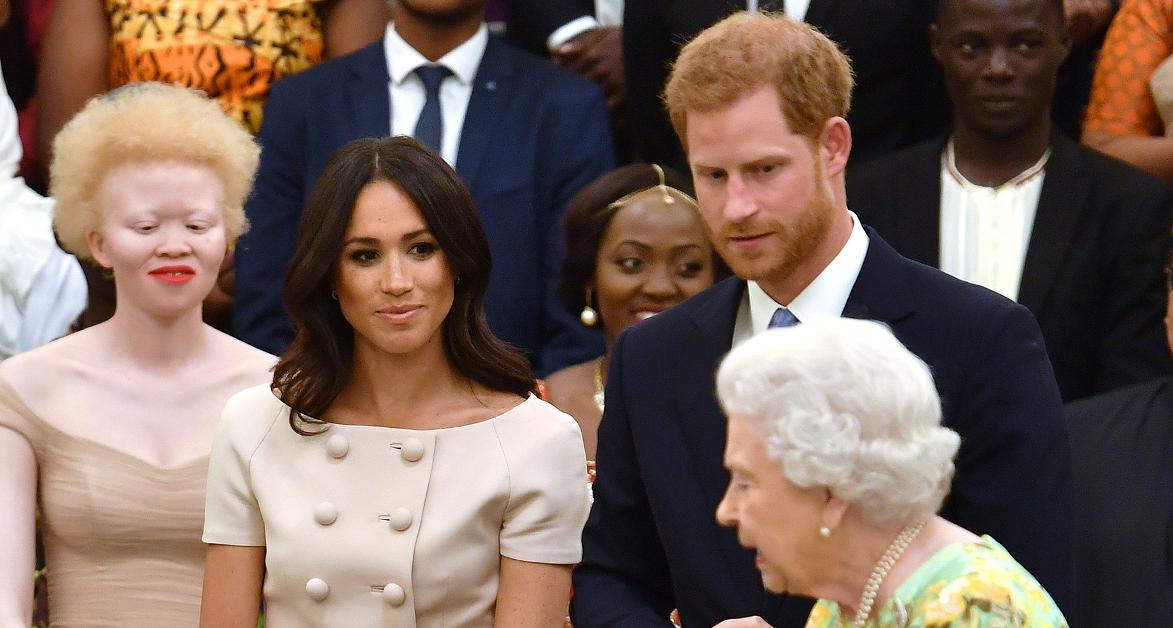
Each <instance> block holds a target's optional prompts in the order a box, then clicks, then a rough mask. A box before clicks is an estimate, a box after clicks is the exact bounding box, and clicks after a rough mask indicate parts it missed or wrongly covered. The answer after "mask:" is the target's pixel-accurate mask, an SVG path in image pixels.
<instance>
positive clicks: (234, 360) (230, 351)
mask: <svg viewBox="0 0 1173 628" xmlns="http://www.w3.org/2000/svg"><path fill="white" fill-rule="evenodd" d="M208 331H209V332H210V334H211V338H212V342H213V343H214V345H215V352H216V360H217V361H218V362H221V363H223V364H230V365H233V367H234V368H233V369H232V372H233V373H234V375H235V376H236V377H239V378H241V379H243V380H245V383H246V384H247V385H250V386H251V385H255V384H260V383H264V382H267V381H269V380H270V379H271V378H272V371H273V367H274V366H275V365H276V364H277V356H275V355H272V354H270V353H266V352H265V351H261V350H260V349H257V348H256V347H253V346H252V345H250V344H248V343H245V342H242V341H240V340H237V339H236V338H233V337H232V336H229V335H228V334H225V333H224V332H222V331H219V330H216V329H213V328H211V327H209V328H208Z"/></svg>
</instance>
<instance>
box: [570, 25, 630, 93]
mask: <svg viewBox="0 0 1173 628" xmlns="http://www.w3.org/2000/svg"><path fill="white" fill-rule="evenodd" d="M553 55H554V59H555V60H556V61H557V62H558V63H560V64H562V65H563V66H564V67H566V68H567V69H569V70H572V71H574V72H577V73H579V74H581V75H583V76H585V77H586V78H588V79H590V80H591V81H594V82H595V83H596V84H597V85H598V86H599V87H601V88H602V89H603V93H604V94H606V95H607V108H609V109H611V110H614V109H615V108H616V107H619V106H621V105H622V104H623V101H624V99H626V97H627V82H626V80H625V77H624V72H623V29H622V27H620V26H599V27H596V28H592V29H590V30H588V31H584V32H582V33H579V34H578V35H576V36H575V37H574V38H573V39H571V40H570V41H568V42H566V43H565V44H562V45H561V46H559V47H558V49H557V50H554V51H553Z"/></svg>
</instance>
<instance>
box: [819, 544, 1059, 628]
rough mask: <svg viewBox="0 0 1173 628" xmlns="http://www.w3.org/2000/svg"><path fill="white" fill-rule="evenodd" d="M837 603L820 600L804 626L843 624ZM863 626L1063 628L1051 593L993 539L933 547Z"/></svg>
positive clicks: (845, 622) (831, 627)
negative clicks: (940, 548) (918, 567)
mask: <svg viewBox="0 0 1173 628" xmlns="http://www.w3.org/2000/svg"><path fill="white" fill-rule="evenodd" d="M850 623H851V617H849V616H848V617H843V616H842V615H841V613H840V612H839V605H838V604H836V603H834V602H830V601H827V600H819V601H818V603H817V604H815V607H814V608H813V609H812V610H811V614H810V617H808V618H807V621H806V628H836V627H839V626H847V625H849V624H850ZM867 626H868V627H869V628H870V627H875V626H900V627H908V628H944V627H946V626H948V627H950V628H962V627H965V628H1003V627H1014V628H1019V627H1023V628H1026V627H1029V628H1044V627H1046V628H1050V627H1056V628H1067V620H1066V619H1064V618H1063V614H1062V613H1060V612H1059V607H1057V606H1055V602H1054V600H1052V599H1051V596H1050V595H1048V594H1047V592H1046V591H1044V590H1043V587H1042V586H1040V585H1039V583H1038V581H1036V580H1035V579H1034V576H1031V575H1030V574H1029V573H1028V572H1027V571H1026V569H1023V567H1022V565H1019V564H1018V562H1016V561H1015V560H1014V558H1013V557H1012V556H1010V554H1009V552H1007V551H1006V549H1005V548H1003V547H1002V546H1001V545H999V544H998V542H997V541H995V540H994V539H992V538H990V537H989V536H982V538H981V541H979V542H977V543H958V544H955V545H950V546H948V547H946V548H944V549H942V550H941V551H939V552H937V553H936V554H935V555H934V556H933V557H932V558H930V559H929V560H928V561H926V562H925V564H924V565H921V567H920V569H917V570H916V571H915V572H914V573H913V574H912V575H911V576H910V577H909V578H908V580H905V581H904V583H903V584H901V585H900V586H899V587H898V588H897V589H896V592H895V594H894V595H893V596H892V597H891V598H890V599H889V600H888V601H887V602H886V603H885V604H884V606H883V607H881V608H880V610H879V612H878V613H877V614H876V615H875V616H873V617H872V619H871V620H869V621H868V623H867Z"/></svg>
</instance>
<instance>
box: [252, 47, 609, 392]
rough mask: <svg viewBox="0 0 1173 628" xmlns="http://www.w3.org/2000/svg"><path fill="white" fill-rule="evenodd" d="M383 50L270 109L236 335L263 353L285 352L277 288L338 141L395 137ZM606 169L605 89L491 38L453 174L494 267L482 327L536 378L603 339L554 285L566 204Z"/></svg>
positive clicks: (291, 86) (299, 87) (292, 80)
mask: <svg viewBox="0 0 1173 628" xmlns="http://www.w3.org/2000/svg"><path fill="white" fill-rule="evenodd" d="M383 50H384V48H383V42H382V41H379V42H376V43H374V44H371V45H370V46H367V47H366V48H363V49H362V50H359V51H358V52H355V53H353V54H350V55H347V56H344V57H341V58H339V59H336V60H334V61H331V62H329V63H325V64H323V65H320V66H318V67H316V68H313V69H311V70H307V71H306V72H302V73H301V74H295V75H293V76H290V77H287V78H285V79H283V80H281V81H278V82H277V84H276V85H274V86H273V91H272V93H271V94H270V96H269V100H268V103H267V105H266V106H265V116H264V122H263V124H262V127H261V132H260V135H259V136H258V139H259V141H260V143H261V147H262V152H261V167H260V172H259V174H258V175H257V183H256V189H255V191H254V193H253V196H252V198H251V199H250V201H249V203H248V205H247V208H246V210H247V213H248V218H249V220H250V221H251V222H252V228H251V230H250V231H249V232H248V233H246V234H245V236H244V238H242V239H241V241H240V245H239V247H238V248H237V253H236V318H235V331H236V334H237V336H239V337H240V338H241V339H243V340H245V341H246V342H248V343H250V344H252V345H254V346H256V347H259V348H261V349H264V350H266V351H269V352H271V353H275V354H276V353H281V352H282V351H283V350H284V349H285V347H286V346H287V345H288V343H289V341H290V340H291V339H292V332H291V331H290V328H289V324H288V322H287V320H286V318H285V313H284V309H283V308H282V305H281V286H282V281H281V278H282V277H283V276H284V272H285V267H286V263H287V262H288V261H289V257H290V255H291V254H292V251H293V245H294V242H295V241H296V235H297V227H298V221H299V218H300V216H301V210H302V206H303V204H304V203H305V201H306V199H307V198H308V197H309V193H310V190H311V189H312V187H313V184H314V182H315V181H316V180H317V178H318V175H319V174H320V173H321V171H322V168H323V167H324V166H325V164H326V161H327V160H328V159H329V158H330V156H331V154H333V152H334V151H335V150H337V149H338V148H339V147H341V146H342V145H343V144H345V143H346V142H349V141H351V140H354V139H357V138H361V137H381V136H386V135H387V134H388V133H389V132H390V131H389V128H390V103H389V102H388V100H389V95H388V84H389V80H390V79H389V77H388V73H387V64H386V59H385V55H384V52H383ZM613 165H614V157H613V156H612V150H611V135H610V129H609V127H608V119H607V107H606V103H605V102H604V100H603V95H602V93H601V92H600V91H599V89H598V88H597V87H595V86H594V85H592V84H591V83H589V82H587V81H586V80H584V79H582V78H579V77H578V76H575V75H573V74H571V73H569V72H567V71H564V70H562V69H560V68H558V67H557V66H555V65H554V64H552V63H550V62H548V61H545V60H542V59H538V58H536V57H533V56H531V55H529V54H528V53H525V52H522V51H519V50H517V49H514V48H512V47H510V46H509V45H507V44H505V43H503V42H500V41H498V40H497V39H496V38H494V37H490V38H489V44H488V47H487V48H486V49H485V55H484V57H483V59H482V60H481V65H480V67H479V68H478V70H477V76H476V82H475V85H474V86H473V92H472V97H471V98H470V100H469V103H468V112H467V114H466V116H465V119H464V128H463V130H462V131H461V136H460V148H459V151H458V153H457V158H456V171H457V173H459V174H460V177H461V179H463V181H464V183H465V185H467V186H468V188H469V191H470V192H472V195H473V199H474V200H475V201H476V205H477V210H478V211H479V212H480V216H481V221H482V222H483V223H484V226H485V233H486V235H487V236H488V240H489V247H490V249H491V251H492V255H493V269H492V275H491V278H490V284H489V292H488V298H487V299H486V303H485V313H486V315H487V316H488V319H489V325H490V327H491V328H492V329H493V332H494V333H496V334H497V335H498V336H499V337H501V338H502V339H504V340H506V341H507V342H509V343H511V344H513V345H515V346H517V347H520V348H521V349H523V350H525V351H526V352H527V353H528V355H529V356H530V359H531V360H532V361H533V362H534V366H535V369H536V370H537V371H539V372H540V373H545V372H548V371H551V370H556V369H558V368H560V367H563V366H566V365H569V364H574V363H576V362H580V361H582V360H585V359H589V358H590V357H591V355H598V353H599V352H600V351H601V350H602V344H601V339H599V338H598V337H597V335H596V334H591V333H588V332H587V331H586V330H585V329H584V328H583V327H582V325H581V324H579V323H578V321H577V319H576V318H575V317H574V316H572V315H571V314H570V313H569V312H567V311H566V309H565V307H564V306H562V304H561V302H560V301H559V300H558V297H557V296H556V294H555V289H554V282H555V279H556V277H557V275H558V271H559V267H560V266H561V263H562V253H563V251H562V249H563V241H562V224H561V223H562V212H563V210H564V208H565V205H566V202H567V201H568V200H569V199H570V197H571V196H573V195H574V194H575V193H577V192H578V190H579V189H580V188H582V187H583V186H584V185H586V184H587V183H590V182H591V181H592V180H594V179H595V178H596V177H599V176H601V175H603V174H605V173H607V172H609V171H610V170H611V169H612V167H613Z"/></svg>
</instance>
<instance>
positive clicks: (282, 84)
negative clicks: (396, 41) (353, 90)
mask: <svg viewBox="0 0 1173 628" xmlns="http://www.w3.org/2000/svg"><path fill="white" fill-rule="evenodd" d="M380 62H382V63H384V64H385V63H386V61H385V55H384V53H383V38H382V37H380V38H379V39H378V40H377V41H375V42H373V43H370V44H367V45H366V46H363V47H362V48H359V49H358V50H355V51H354V52H351V53H348V54H345V55H342V56H340V57H336V58H334V59H330V60H328V61H323V62H322V63H319V64H318V65H315V66H313V67H312V68H307V69H305V70H303V71H301V72H296V73H294V74H289V75H286V76H284V77H282V78H281V80H279V81H277V82H276V83H273V87H272V88H271V89H270V92H269V96H268V101H269V102H273V101H274V100H277V101H286V100H288V99H294V101H298V100H305V99H306V98H311V97H313V96H314V95H315V94H317V93H320V92H315V91H312V90H321V89H328V88H330V87H331V86H336V85H337V84H338V82H339V81H340V80H342V79H343V78H345V77H347V76H348V75H350V73H352V72H354V71H357V70H362V69H365V68H368V67H372V66H377V64H378V63H380Z"/></svg>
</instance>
